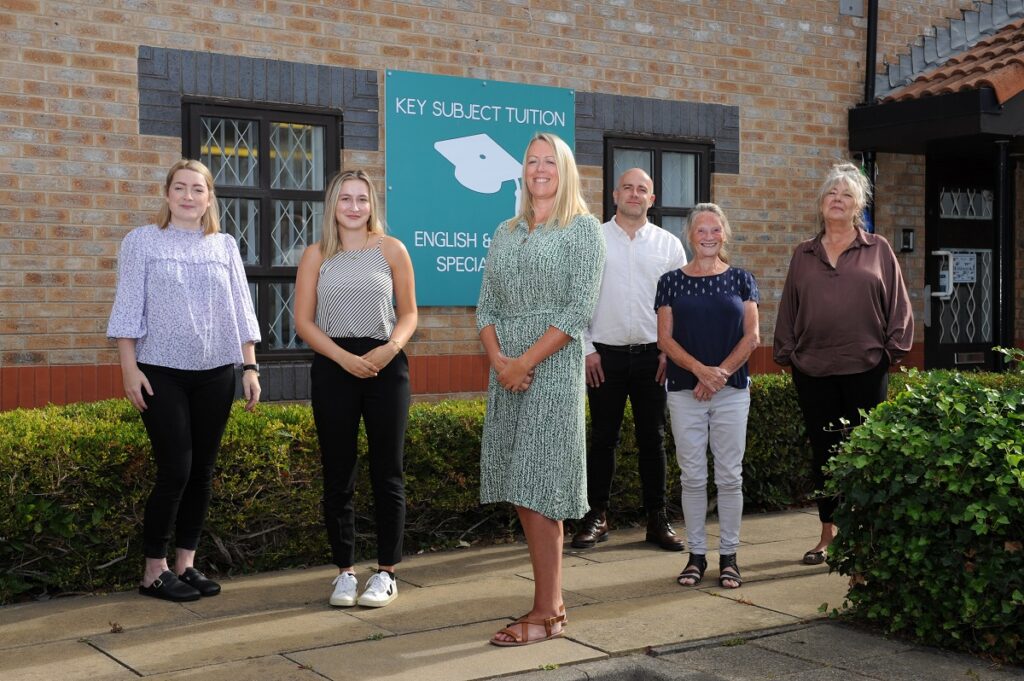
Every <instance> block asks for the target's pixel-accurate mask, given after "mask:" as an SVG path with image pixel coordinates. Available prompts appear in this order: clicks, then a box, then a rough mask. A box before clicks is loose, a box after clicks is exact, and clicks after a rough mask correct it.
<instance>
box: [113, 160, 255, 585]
mask: <svg viewBox="0 0 1024 681" xmlns="http://www.w3.org/2000/svg"><path fill="white" fill-rule="evenodd" d="M164 199H165V204H164V206H163V207H162V208H161V210H160V215H159V217H158V219H157V223H156V224H153V225H146V226H144V227H139V228H137V229H134V230H132V231H131V232H129V233H128V235H127V236H126V237H125V238H124V241H123V242H122V243H121V251H120V255H119V257H118V277H117V293H116V295H115V298H114V307H113V310H112V311H111V313H110V322H109V324H108V325H107V336H108V337H110V338H114V339H116V340H117V349H118V353H119V355H120V358H121V373H122V375H123V379H124V390H125V393H126V395H127V396H128V399H129V401H131V403H132V405H134V406H135V408H136V409H138V410H139V412H141V414H142V422H143V423H144V424H145V426H146V431H147V433H148V434H149V439H150V442H151V444H152V447H153V458H154V459H155V461H156V483H155V484H154V486H153V490H152V492H151V493H150V495H149V499H148V501H147V502H146V513H145V519H144V521H143V547H142V548H143V553H144V555H145V558H146V566H145V572H144V573H143V577H142V583H141V584H140V586H139V593H140V594H142V595H144V596H151V597H153V598H160V599H163V600H169V601H193V600H196V599H198V598H200V596H214V595H216V594H218V593H220V586H219V585H218V584H217V583H216V582H214V581H213V580H211V579H209V578H207V577H206V576H205V575H203V574H202V573H201V572H199V571H198V570H196V569H195V567H194V562H195V553H196V547H197V546H198V544H199V535H200V534H201V532H202V529H203V522H204V520H205V518H206V511H207V508H208V507H209V503H210V488H211V482H212V478H213V467H214V463H215V462H216V458H217V450H218V448H219V447H220V439H221V435H222V434H223V433H224V427H225V425H226V424H227V420H228V414H229V412H230V410H231V401H232V399H233V398H234V394H235V366H236V365H238V364H242V365H243V372H242V389H243V392H244V395H245V399H246V408H247V409H249V410H251V409H253V408H254V407H255V406H256V403H257V402H258V401H259V398H260V382H259V367H258V366H257V365H256V351H255V343H257V342H258V341H259V340H260V332H259V325H258V324H257V322H256V315H255V314H254V312H253V306H252V300H251V299H250V297H249V287H248V284H247V283H246V279H245V271H244V269H243V267H242V259H241V256H240V255H239V252H238V244H237V243H236V242H235V240H234V238H233V237H231V236H230V235H228V234H222V233H220V218H219V214H218V211H217V198H216V196H215V195H214V188H213V177H212V176H211V174H210V171H209V170H208V169H207V168H206V166H204V165H203V164H202V163H200V162H198V161H190V160H185V159H182V160H181V161H178V162H177V163H175V164H174V165H173V166H171V168H170V170H169V171H168V172H167V179H166V182H165V185H164ZM172 528H173V532H174V546H175V561H174V571H173V572H172V571H171V570H170V568H169V567H168V564H167V545H168V542H170V540H171V533H172Z"/></svg>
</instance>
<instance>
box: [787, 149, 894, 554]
mask: <svg viewBox="0 0 1024 681" xmlns="http://www.w3.org/2000/svg"><path fill="white" fill-rule="evenodd" d="M870 193H871V186H870V185H869V184H868V181H867V178H865V177H864V176H863V175H862V174H861V172H860V170H859V169H858V168H857V167H856V166H855V165H853V164H851V163H842V164H837V165H835V166H833V167H832V169H831V170H830V171H829V174H828V176H827V177H826V178H825V181H824V183H822V186H821V191H820V193H819V195H818V199H819V200H818V226H819V228H820V231H819V232H818V234H817V236H815V237H814V238H813V239H809V240H807V241H804V242H803V243H801V244H800V245H799V246H797V247H796V250H795V251H794V253H793V259H792V260H791V261H790V263H789V273H788V274H787V275H786V284H785V286H784V287H783V289H782V300H781V301H780V303H779V315H778V319H777V321H776V323H775V348H774V354H775V361H776V362H777V363H778V364H781V365H783V366H789V367H792V370H793V384H794V385H795V386H796V391H797V396H798V398H799V401H800V409H801V411H802V412H803V416H804V422H805V424H806V426H807V433H808V435H809V436H810V439H811V450H812V452H813V453H814V462H813V466H812V468H813V471H814V475H815V483H816V487H817V489H819V490H820V489H822V487H823V485H824V481H825V476H824V473H823V471H822V467H823V466H824V465H825V464H826V463H827V462H828V460H829V457H830V456H831V454H832V450H833V449H834V447H835V446H836V445H838V444H839V442H840V441H841V440H842V439H843V437H844V435H845V434H846V433H847V432H848V431H849V429H850V428H852V427H854V426H856V425H858V424H860V422H861V419H860V415H859V410H861V409H863V410H864V411H865V412H867V411H870V410H871V409H872V408H873V407H875V405H877V404H878V403H879V402H882V401H883V400H885V397H886V390H887V388H888V385H889V380H888V369H889V367H890V366H891V365H893V364H896V363H897V362H899V361H900V360H901V359H902V358H903V356H904V355H905V354H906V353H907V352H908V351H909V350H910V346H911V344H912V342H913V339H914V318H913V314H912V312H911V309H910V297H909V296H908V295H907V288H906V286H905V285H904V283H903V275H902V274H901V272H900V265H899V262H898V261H897V260H896V255H895V254H894V253H893V251H892V247H891V246H890V245H889V242H888V241H886V240H885V239H884V238H882V237H880V236H878V235H876V234H870V233H868V232H866V231H864V229H863V217H862V216H863V214H864V207H865V206H866V205H867V203H868V200H869V199H870ZM843 418H845V419H846V420H847V421H848V422H849V425H848V426H846V427H845V428H844V427H842V426H840V419H843ZM835 507H836V499H835V498H834V497H822V498H819V500H818V517H819V518H820V519H821V540H820V541H819V542H818V544H817V545H816V546H815V547H814V548H812V549H811V550H810V551H808V552H807V553H805V554H804V558H803V561H804V563H807V564H808V565H818V564H820V563H822V562H824V560H825V557H826V550H827V549H828V546H829V544H831V543H832V540H833V539H834V538H835V534H836V529H835V526H834V525H833V524H832V513H833V511H834V510H835Z"/></svg>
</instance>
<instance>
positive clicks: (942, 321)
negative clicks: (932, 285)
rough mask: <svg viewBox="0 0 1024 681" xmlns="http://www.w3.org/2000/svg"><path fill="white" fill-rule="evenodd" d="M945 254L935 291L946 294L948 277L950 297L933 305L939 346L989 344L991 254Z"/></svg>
mask: <svg viewBox="0 0 1024 681" xmlns="http://www.w3.org/2000/svg"><path fill="white" fill-rule="evenodd" d="M945 251H948V252H949V253H950V254H951V256H950V257H949V259H948V260H947V262H946V263H945V264H943V266H942V268H941V269H940V270H939V290H940V291H941V290H946V288H947V286H948V282H949V277H950V276H952V278H953V293H952V295H950V296H949V297H948V298H944V297H940V298H939V299H938V301H937V302H938V305H939V320H938V321H939V343H941V344H954V343H990V342H992V251H991V250H990V249H978V248H948V249H945ZM950 262H951V263H952V268H953V269H952V272H950V265H949V263H950Z"/></svg>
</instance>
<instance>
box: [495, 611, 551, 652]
mask: <svg viewBox="0 0 1024 681" xmlns="http://www.w3.org/2000/svg"><path fill="white" fill-rule="evenodd" d="M564 621H565V615H555V616H554V617H548V618H546V619H543V620H540V621H538V620H528V619H525V618H524V619H519V620H517V621H515V622H513V623H512V624H510V625H508V626H507V627H505V628H504V629H502V630H501V631H499V632H497V633H496V634H495V635H494V636H498V635H499V634H504V635H505V636H508V637H509V638H511V639H512V640H511V641H502V640H501V639H498V638H493V637H492V638H491V644H492V645H496V646H501V647H503V648H512V647H516V646H528V645H532V644H534V643H541V642H542V641H550V640H551V639H553V638H559V637H560V636H561V635H562V630H561V629H559V630H558V631H554V628H555V625H556V624H558V623H559V622H564ZM531 624H535V625H537V626H541V625H543V626H544V636H542V637H538V638H530V625H531ZM517 629H518V630H517Z"/></svg>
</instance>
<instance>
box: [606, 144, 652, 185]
mask: <svg viewBox="0 0 1024 681" xmlns="http://www.w3.org/2000/svg"><path fill="white" fill-rule="evenodd" d="M613 154H614V157H615V159H614V162H613V169H614V172H613V173H612V182H614V183H616V184H618V181H619V178H620V177H622V173H624V172H626V171H627V170H629V169H630V168H642V169H643V170H644V171H645V172H646V173H647V174H648V175H653V174H654V170H652V168H653V167H654V152H652V151H651V150H650V149H615V151H614V152H613Z"/></svg>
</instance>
